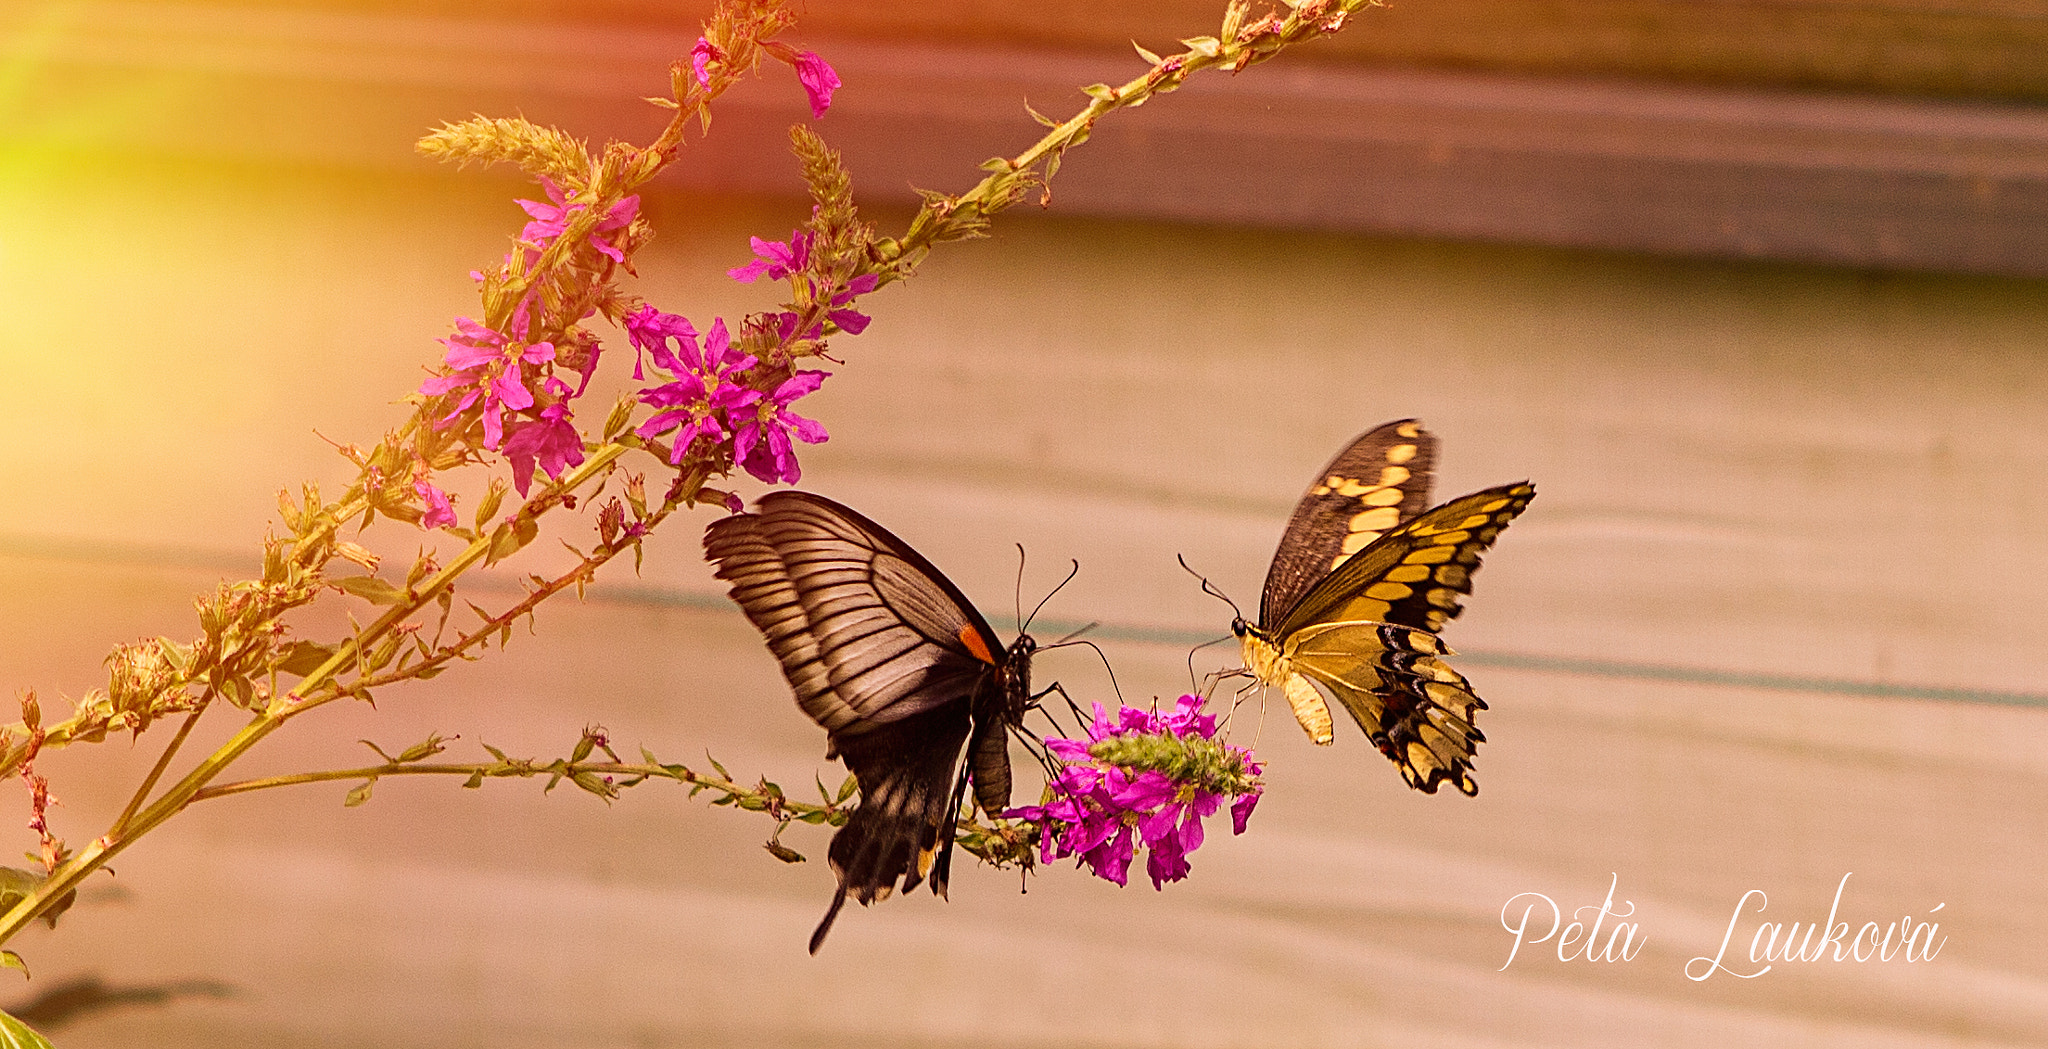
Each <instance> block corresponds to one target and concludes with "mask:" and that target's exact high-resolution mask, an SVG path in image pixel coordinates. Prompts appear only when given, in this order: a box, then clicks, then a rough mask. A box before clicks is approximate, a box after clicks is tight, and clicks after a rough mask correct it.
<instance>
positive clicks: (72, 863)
mask: <svg viewBox="0 0 2048 1049" xmlns="http://www.w3.org/2000/svg"><path fill="white" fill-rule="evenodd" d="M626 451H627V446H626V445H623V444H616V443H615V444H608V445H605V446H604V447H602V448H600V449H598V450H597V451H596V452H594V453H592V455H591V456H590V458H589V459H587V460H586V461H584V463H583V464H582V465H580V466H578V467H577V468H575V469H574V470H571V471H570V472H569V473H568V474H566V475H564V476H563V477H562V478H561V479H560V480H559V481H557V482H555V483H554V484H552V485H550V486H548V488H547V489H546V490H544V491H543V492H542V493H541V494H540V495H539V496H536V497H535V498H534V500H530V501H529V503H528V505H533V504H534V503H536V502H541V501H545V500H551V499H554V498H556V497H558V496H559V495H560V494H561V493H564V492H568V491H573V490H574V489H575V488H576V487H578V486H580V485H582V484H583V483H584V482H586V481H588V480H590V479H591V478H592V477H595V476H596V475H597V474H598V473H599V472H600V471H602V470H604V469H606V468H607V467H609V466H610V465H611V464H612V462H613V461H615V460H616V459H618V457H619V456H621V455H624V454H625V453H626ZM491 545H492V543H491V537H490V536H489V535H484V536H481V537H479V538H478V539H477V540H476V541H475V542H473V543H471V544H470V545H469V546H468V548H466V549H465V550H463V552H462V553H461V554H459V555H457V556H456V558H455V560H454V561H452V562H450V563H449V564H448V565H447V566H446V567H444V568H442V569H441V570H440V571H439V572H436V573H434V575H432V576H430V577H429V578H427V579H426V580H424V581H423V582H422V583H421V584H420V586H419V587H418V588H416V589H414V590H411V591H409V592H408V600H406V601H403V602H400V603H399V604H398V605H395V606H393V607H392V609H391V610H390V611H389V612H387V613H385V614H384V615H383V616H380V617H378V619H377V621H376V622H375V623H372V624H371V625H370V627H369V628H368V629H366V630H364V631H362V632H360V633H358V634H357V635H356V636H355V637H353V638H351V639H350V640H349V641H347V642H345V643H344V644H343V645H342V646H341V647H340V648H339V649H338V650H337V651H336V652H335V653H334V655H333V656H332V657H330V658H329V659H328V660H327V662H325V663H322V664H321V665H320V666H319V667H318V668H317V669H315V670H314V671H313V672H312V673H310V674H308V675H306V677H305V678H304V679H303V680H301V681H300V682H299V687H298V688H297V689H294V690H293V691H291V692H289V693H286V694H285V695H283V696H280V697H278V698H277V699H275V700H272V701H271V703H270V705H269V706H268V707H267V708H265V709H264V711H263V712H262V713H261V714H258V715H256V717H254V718H253V719H251V720H250V722H249V723H248V724H246V725H244V726H242V728H241V729H240V730H239V731H237V732H236V733H235V734H234V736H232V737H231V738H229V740H228V741H227V742H226V743H223V744H221V746H220V748H219V749H217V750H215V751H214V752H213V753H212V754H209V755H207V756H206V758H205V759H204V760H202V761H201V762H200V763H199V764H198V765H197V766H196V767H195V768H193V769H192V771H190V772H188V773H186V774H185V776H184V778H183V779H180V780H179V781H178V782H177V783H176V784H174V785H172V786H171V787H170V788H169V789H167V790H165V791H164V793H163V795H162V796H160V797H159V798H157V800H156V801H155V802H153V803H151V804H149V805H148V806H146V807H144V808H143V809H142V810H141V811H139V812H134V813H131V814H130V815H129V816H128V818H127V820H126V821H125V825H124V826H117V827H115V828H113V829H110V830H109V831H108V832H107V833H106V834H104V835H102V836H100V837H99V838H96V839H94V840H93V842H92V843H91V844H90V845H87V846H86V847H85V848H83V849H80V850H79V851H78V852H77V853H76V854H74V855H73V856H72V857H71V858H70V859H68V860H66V861H64V862H63V863H60V864H58V865H57V867H56V869H54V870H52V871H51V872H50V876H49V877H48V878H46V879H44V881H43V883H42V884H41V885H39V886H37V887H36V891H34V892H32V893H30V894H28V895H27V896H24V897H23V898H22V899H21V900H20V901H18V902H16V903H15V905H14V906H13V907H10V908H8V910H7V911H6V913H5V914H0V943H5V942H7V941H8V940H10V939H12V938H13V937H14V935H15V934H16V933H18V932H20V931H21V930H22V928H23V927H25V926H27V924H28V923H29V922H30V921H33V920H34V919H35V918H36V917H37V916H38V915H40V914H42V912H43V911H44V910H46V909H48V908H49V907H50V906H51V904H53V903H54V902H55V901H56V900H58V899H60V898H62V897H63V895H64V894H65V893H68V892H71V891H72V890H74V889H76V888H77V887H78V886H79V884H80V883H81V882H83V881H84V880H85V878H86V877H87V876H88V875H90V874H91V873H92V872H93V871H95V870H98V869H99V868H100V867H102V866H105V865H106V863H107V861H108V860H111V859H113V858H114V857H115V856H117V855H119V854H120V853H121V850H123V849H125V848H127V847H128V845H129V844H130V843H132V842H134V841H135V840H136V839H137V838H140V837H142V836H143V835H145V834H147V833H149V832H150V831H152V830H155V829H156V828H157V827H159V826H161V825H162V824H163V823H164V821H166V820H168V819H170V818H171V817H172V816H175V815H177V814H178V813H179V812H180V811H182V810H183V809H184V808H185V806H186V805H189V804H191V802H192V799H193V796H194V795H196V794H197V793H198V792H199V791H201V790H203V789H205V787H206V786H207V784H209V783H211V782H213V780H214V778H215V777H217V776H219V775H220V774H221V773H222V772H223V771H225V770H226V769H227V767H228V766H229V765H231V764H233V763H234V762H235V760H236V759H238V758H240V757H241V756H242V755H243V754H246V753H248V751H249V749H250V748H251V747H254V746H255V745H256V744H258V743H260V742H262V741H263V738H264V737H265V736H268V735H270V734H271V733H272V732H275V731H277V729H278V728H279V727H281V726H282V725H283V724H284V723H285V722H287V721H289V720H291V719H292V718H294V717H297V716H298V715H300V714H303V713H305V712H306V711H308V710H311V709H313V708H314V707H318V706H321V705H323V704H326V703H330V702H332V701H334V700H335V699H338V698H340V697H342V696H344V695H348V694H350V693H349V691H348V690H346V689H341V688H332V689H328V690H327V691H326V692H325V693H324V694H304V693H312V692H313V690H315V689H319V688H321V687H322V686H324V685H326V684H327V683H328V681H329V680H331V679H332V678H333V677H334V676H335V675H336V674H338V673H340V672H341V670H342V668H344V667H346V666H348V665H349V664H350V663H351V662H352V661H354V660H355V659H356V658H357V653H359V652H360V651H362V646H364V645H365V644H367V643H368V642H371V641H375V640H377V639H378V638H381V637H382V636H384V635H385V634H386V633H388V632H390V631H391V630H393V629H395V628H396V627H397V626H398V625H399V624H401V623H403V622H404V621H405V620H406V619H407V618H409V617H410V616H411V615H412V614H413V613H415V612H417V611H419V610H420V609H421V608H424V607H425V606H426V605H427V603H428V602H430V601H432V600H434V598H435V597H436V596H437V595H438V594H439V593H440V592H441V591H442V590H445V589H447V588H448V587H449V586H450V585H452V584H453V583H454V581H455V579H456V578H457V577H458V576H460V575H461V574H462V573H463V572H465V571H468V570H469V569H470V568H472V567H474V566H475V565H477V564H479V563H481V562H482V561H483V559H484V557H485V556H486V555H488V554H489V553H490V549H491ZM301 690H303V692H302V691H301Z"/></svg>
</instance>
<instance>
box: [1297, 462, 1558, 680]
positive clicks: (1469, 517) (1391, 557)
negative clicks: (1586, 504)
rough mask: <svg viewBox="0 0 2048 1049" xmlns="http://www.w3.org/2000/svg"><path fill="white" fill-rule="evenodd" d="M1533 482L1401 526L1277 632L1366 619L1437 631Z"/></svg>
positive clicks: (1462, 500)
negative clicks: (1319, 624) (1481, 558)
mask: <svg viewBox="0 0 2048 1049" xmlns="http://www.w3.org/2000/svg"><path fill="white" fill-rule="evenodd" d="M1535 496H1536V489H1535V487H1534V486H1532V485H1530V484H1529V483H1528V482H1527V481H1523V482H1520V483H1517V484H1507V485H1500V486H1498V487H1495V488H1488V489H1485V490H1483V491H1478V492H1474V493H1472V494H1471V495H1467V496H1461V497H1459V498H1457V499H1453V500H1451V501H1450V502H1448V503H1445V504H1443V505H1442V506H1439V507H1436V508H1435V509H1432V510H1430V511H1429V512H1427V513H1424V514H1422V515H1421V516H1419V517H1416V518H1415V519H1413V520H1411V521H1409V522H1407V523H1405V524H1403V525H1400V526H1399V527H1397V528H1395V529H1394V530H1393V531H1391V532H1388V533H1387V534H1386V535H1384V536H1381V537H1380V538H1379V539H1377V540H1375V541H1374V542H1373V543H1372V545H1370V546H1368V547H1367V548H1365V549H1364V550H1361V551H1359V552H1358V554H1357V555H1356V556H1354V557H1351V558H1350V559H1349V560H1346V561H1345V562H1344V563H1343V564H1342V565H1339V566H1338V567H1337V570H1336V571H1334V572H1331V573H1330V574H1329V575H1327V576H1324V577H1323V579H1322V581H1321V582H1318V583H1317V584H1316V585H1315V586H1314V587H1312V588H1310V590H1309V591H1308V593H1307V594H1306V595H1305V596H1303V597H1302V598H1301V600H1300V601H1298V602H1296V603H1295V604H1294V606H1293V607H1292V608H1290V609H1288V611H1287V613H1286V615H1285V616H1283V617H1282V619H1281V621H1280V622H1279V623H1277V624H1275V625H1274V627H1273V629H1272V633H1273V635H1274V636H1275V637H1277V638H1280V639H1281V640H1282V641H1283V643H1284V641H1285V639H1286V637H1287V636H1288V635H1290V634H1293V633H1294V632H1296V631H1298V630H1301V629H1303V628H1305V627H1308V626H1311V625H1313V624H1317V623H1334V622H1352V621H1362V620H1369V621H1375V622H1384V623H1396V624H1399V625H1401V626H1407V627H1415V628H1417V629H1421V630H1427V631H1429V632H1430V633H1435V632H1436V631H1437V630H1438V629H1439V628H1441V627H1442V626H1443V625H1444V623H1445V622H1447V621H1448V620H1450V619H1451V618H1452V617H1454V616H1456V615H1457V614H1458V613H1459V612H1460V611H1462V610H1463V609H1462V607H1461V606H1460V605H1459V603H1458V598H1459V596H1460V595H1463V594H1469V593H1471V592H1472V574H1473V573H1474V572H1477V571H1478V570H1479V560H1480V557H1481V556H1482V555H1483V554H1485V552H1486V549H1487V548H1488V547H1490V546H1492V545H1493V541H1494V539H1495V538H1496V537H1498V536H1499V535H1500V531H1501V529H1503V528H1506V527H1507V525H1508V522H1509V521H1512V520H1514V518H1515V515H1517V514H1519V513H1521V512H1522V511H1523V510H1524V509H1526V508H1527V507H1528V506H1529V500H1531V499H1533V498H1535Z"/></svg>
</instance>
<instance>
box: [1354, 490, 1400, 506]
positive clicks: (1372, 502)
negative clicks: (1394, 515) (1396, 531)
mask: <svg viewBox="0 0 2048 1049" xmlns="http://www.w3.org/2000/svg"><path fill="white" fill-rule="evenodd" d="M1363 498H1364V502H1365V505H1367V506H1399V505H1401V500H1403V499H1405V498H1407V493H1406V492H1403V491H1401V490H1400V489H1399V488H1375V489H1373V490H1372V491H1369V492H1366V493H1365V495H1364V497H1363Z"/></svg>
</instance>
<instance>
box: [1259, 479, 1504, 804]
mask: <svg viewBox="0 0 2048 1049" xmlns="http://www.w3.org/2000/svg"><path fill="white" fill-rule="evenodd" d="M1535 495H1536V489H1535V488H1534V487H1533V486H1531V485H1530V484H1529V483H1528V482H1526V481H1525V482H1521V483H1517V484H1509V485H1501V486H1499V487H1495V488H1488V489H1485V490H1484V491H1479V492H1474V493H1472V494H1471V495H1467V496H1463V497H1461V498H1458V499H1453V500H1451V501H1450V502H1448V503H1445V504H1444V505H1442V506H1439V507H1436V508H1434V509H1432V510H1429V511H1428V512H1426V513H1423V514H1421V515H1419V516H1417V517H1415V518H1413V519H1411V520H1409V521H1406V522H1404V523H1402V524H1400V525H1398V526H1396V527H1394V528H1393V529H1392V530H1391V531H1389V532H1387V533H1386V534H1385V535H1382V536H1380V537H1379V538H1378V539H1375V540H1373V541H1372V542H1371V543H1370V544H1368V545H1367V546H1366V547H1365V548H1364V549H1362V550H1359V551H1358V552H1357V553H1355V554H1352V555H1351V556H1350V557H1348V558H1347V559H1345V560H1344V561H1343V562H1342V563H1341V564H1339V565H1338V566H1337V568H1336V570H1335V571H1333V572H1331V573H1329V574H1328V575H1326V576H1324V577H1323V578H1322V579H1321V580H1319V581H1318V582H1317V583H1316V584H1315V585H1314V586H1313V587H1311V588H1310V589H1309V591H1308V592H1307V593H1306V594H1304V595H1303V596H1302V597H1301V598H1300V600H1298V601H1296V602H1295V603H1294V604H1293V606H1292V607H1291V608H1289V609H1288V610H1287V611H1286V613H1285V615H1284V616H1283V618H1282V619H1281V620H1280V622H1279V623H1278V624H1276V625H1274V626H1273V627H1271V628H1270V629H1264V628H1262V629H1259V630H1255V631H1249V632H1247V633H1246V636H1245V642H1244V647H1245V651H1246V654H1247V666H1249V667H1251V669H1252V671H1253V672H1254V673H1255V674H1256V675H1257V676H1258V677H1259V679H1260V680H1261V681H1264V682H1266V683H1268V684H1277V685H1281V686H1282V687H1283V688H1284V689H1285V691H1286V694H1287V699H1288V702H1289V704H1290V705H1291V706H1292V707H1293V708H1294V712H1295V718H1296V720H1298V721H1300V722H1301V725H1302V728H1303V729H1304V730H1306V731H1307V732H1308V733H1309V736H1310V738H1312V739H1314V740H1315V741H1316V742H1317V743H1328V742H1329V741H1330V739H1331V731H1330V715H1329V711H1328V709H1327V707H1326V706H1325V705H1324V704H1323V703H1322V702H1321V697H1320V696H1319V695H1317V692H1318V691H1321V692H1327V693H1328V694H1329V695H1331V696H1333V697H1335V698H1336V699H1337V701H1338V702H1339V703H1340V704H1342V705H1343V707H1344V708H1345V710H1347V711H1349V712H1350V714H1351V717H1352V719H1353V720H1355V721H1357V722H1358V725H1359V727H1360V728H1362V729H1364V730H1365V733H1366V735H1367V736H1369V737H1371V739H1372V741H1373V743H1374V744H1375V745H1377V746H1378V747H1379V748H1380V751H1381V752H1382V753H1384V754H1386V755H1387V757H1388V758H1389V759H1390V760H1392V761H1393V762H1394V764H1395V765H1396V766H1397V767H1399V768H1400V770H1401V775H1402V777H1403V778H1404V779H1406V780H1407V781H1408V785H1409V786H1411V787H1414V788H1416V789H1417V790H1421V791H1424V792H1426V793H1435V792H1436V788H1437V786H1438V785H1439V784H1441V783H1445V782H1448V783H1450V784H1451V785H1453V786H1455V787H1457V788H1458V789H1459V790H1460V791H1463V792H1464V793H1466V794H1472V793H1475V792H1476V791H1477V790H1478V789H1479V786H1478V784H1477V783H1476V782H1474V780H1473V779H1472V774H1471V769H1472V753H1473V750H1474V748H1476V747H1477V746H1478V744H1479V743H1480V741H1481V740H1483V739H1485V738H1486V737H1485V736H1484V735H1483V734H1482V733H1481V732H1480V731H1479V729H1478V728H1477V727H1476V726H1475V725H1474V724H1473V716H1474V714H1475V713H1476V712H1478V711H1480V710H1484V709H1486V703H1485V701H1483V700H1481V699H1480V698H1479V696H1478V695H1477V694H1476V693H1474V692H1473V691H1472V686H1471V684H1470V682H1467V681H1466V680H1465V678H1464V677H1463V676H1462V675H1460V674H1459V673H1458V672H1457V671H1455V670H1453V669H1451V667H1450V666H1449V665H1447V664H1445V663H1444V662H1443V660H1442V659H1441V658H1440V657H1442V656H1446V655H1449V654H1450V650H1449V649H1448V648H1446V647H1444V645H1443V642H1442V641H1440V640H1439V639H1438V638H1437V637H1436V632H1437V630H1438V628H1440V627H1442V626H1443V624H1444V623H1445V622H1446V621H1448V620H1449V619H1450V618H1451V617H1453V616H1455V615H1457V614H1458V612H1459V611H1460V610H1461V609H1460V605H1459V598H1460V597H1461V596H1463V595H1465V594H1469V593H1471V592H1472V574H1473V573H1474V572H1476V571H1478V569H1479V561H1480V558H1481V557H1482V556H1483V555H1484V554H1485V552H1486V550H1487V549H1488V548H1489V547H1491V546H1492V545H1493V541H1494V540H1495V539H1496V538H1498V537H1499V535H1500V532H1501V529H1503V528H1506V527H1507V525H1508V522H1510V521H1512V520H1514V519H1515V516H1516V515H1518V514H1520V513H1521V512H1522V511H1523V510H1524V509H1526V508H1527V507H1528V505H1529V501H1530V500H1531V499H1533V498H1535ZM1254 657H1256V658H1254Z"/></svg>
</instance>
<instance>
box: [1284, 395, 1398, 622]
mask: <svg viewBox="0 0 2048 1049" xmlns="http://www.w3.org/2000/svg"><path fill="white" fill-rule="evenodd" d="M1435 468H1436V437H1435V436H1434V435H1432V434H1431V433H1430V432H1429V431H1427V430H1425V429H1423V428H1422V424H1421V423H1419V422H1416V421H1415V420H1413V419H1400V420H1396V421H1394V422H1390V423H1387V424H1386V425H1384V426H1379V427H1375V428H1374V429H1373V430H1372V431H1370V432H1368V433H1365V434H1362V435H1360V436H1359V437H1358V439H1357V440H1354V441H1352V442H1351V444H1350V445H1349V446H1348V447H1346V448H1345V449H1344V450H1343V451H1341V452H1338V453H1337V456H1336V458H1334V459H1331V460H1330V464H1329V465H1328V466H1325V467H1323V470H1322V472H1321V473H1319V474H1317V475H1316V480H1315V483H1313V484H1311V485H1309V488H1308V492H1307V493H1306V494H1304V495H1303V496H1302V497H1301V502H1299V503H1296V504H1295V507H1294V516H1292V517H1290V518H1288V519H1287V530H1286V531H1285V532H1283V533H1281V535H1280V546H1279V548H1278V550H1276V551H1275V552H1274V554H1273V567H1272V568H1271V569H1269V570H1267V572H1266V588H1265V590H1264V592H1263V594H1262V596H1261V597H1260V600H1259V622H1261V623H1273V622H1278V621H1279V619H1280V617H1281V614H1282V613H1284V612H1285V611H1287V610H1288V609H1289V608H1292V607H1294V605H1295V603H1296V602H1298V601H1300V600H1301V598H1302V595H1304V594H1306V593H1308V592H1309V589H1310V588H1311V587H1313V586H1315V584H1316V581H1317V580H1319V579H1321V578H1323V577H1324V576H1326V575H1329V574H1330V570H1331V569H1333V568H1335V567H1337V565H1338V564H1340V563H1342V561H1343V560H1344V559H1345V558H1346V557H1348V556H1350V555H1352V554H1355V553H1357V552H1358V551H1360V550H1363V549H1365V548H1366V547H1367V546H1368V545H1370V544H1371V543H1372V542H1373V541H1374V540H1376V539H1378V538H1379V537H1380V536H1382V535H1384V534H1386V533H1387V532H1388V531H1390V530H1392V529H1393V528H1394V526H1396V525H1398V524H1400V523H1401V522H1403V521H1406V520H1408V519H1410V518H1412V517H1414V516H1415V515H1417V514H1419V513H1421V512H1422V511H1423V510H1424V509H1426V508H1427V507H1428V506H1429V485H1430V481H1431V474H1432V472H1433V471H1434V470H1435Z"/></svg>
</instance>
